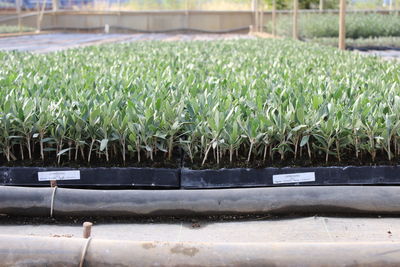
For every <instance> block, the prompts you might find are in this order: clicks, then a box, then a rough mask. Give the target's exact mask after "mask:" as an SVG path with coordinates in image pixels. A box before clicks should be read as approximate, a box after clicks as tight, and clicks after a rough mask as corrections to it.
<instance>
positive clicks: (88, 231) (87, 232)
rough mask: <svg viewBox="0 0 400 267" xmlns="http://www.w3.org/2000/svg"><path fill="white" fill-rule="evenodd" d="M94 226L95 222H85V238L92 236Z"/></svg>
mask: <svg viewBox="0 0 400 267" xmlns="http://www.w3.org/2000/svg"><path fill="white" fill-rule="evenodd" d="M92 226H93V223H91V222H84V223H83V238H89V237H90V236H91V234H92Z"/></svg>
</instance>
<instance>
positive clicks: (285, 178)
mask: <svg viewBox="0 0 400 267" xmlns="http://www.w3.org/2000/svg"><path fill="white" fill-rule="evenodd" d="M301 182H315V172H302V173H289V174H277V175H273V176H272V183H274V184H287V183H301Z"/></svg>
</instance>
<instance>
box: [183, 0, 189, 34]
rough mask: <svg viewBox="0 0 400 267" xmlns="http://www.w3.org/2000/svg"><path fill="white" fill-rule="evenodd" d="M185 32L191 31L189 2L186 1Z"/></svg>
mask: <svg viewBox="0 0 400 267" xmlns="http://www.w3.org/2000/svg"><path fill="white" fill-rule="evenodd" d="M183 28H184V29H185V30H187V31H188V30H189V0H185V25H184V27H183Z"/></svg>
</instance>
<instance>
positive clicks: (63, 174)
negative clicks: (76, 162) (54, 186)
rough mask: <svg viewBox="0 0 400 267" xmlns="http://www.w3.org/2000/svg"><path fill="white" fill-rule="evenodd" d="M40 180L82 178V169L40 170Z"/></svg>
mask: <svg viewBox="0 0 400 267" xmlns="http://www.w3.org/2000/svg"><path fill="white" fill-rule="evenodd" d="M38 178H39V181H40V182H43V181H54V180H60V181H62V180H80V179H81V172H80V171H52V172H38Z"/></svg>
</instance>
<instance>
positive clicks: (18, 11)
mask: <svg viewBox="0 0 400 267" xmlns="http://www.w3.org/2000/svg"><path fill="white" fill-rule="evenodd" d="M15 5H16V10H17V16H18V31H19V32H22V21H21V0H16V1H15Z"/></svg>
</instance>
